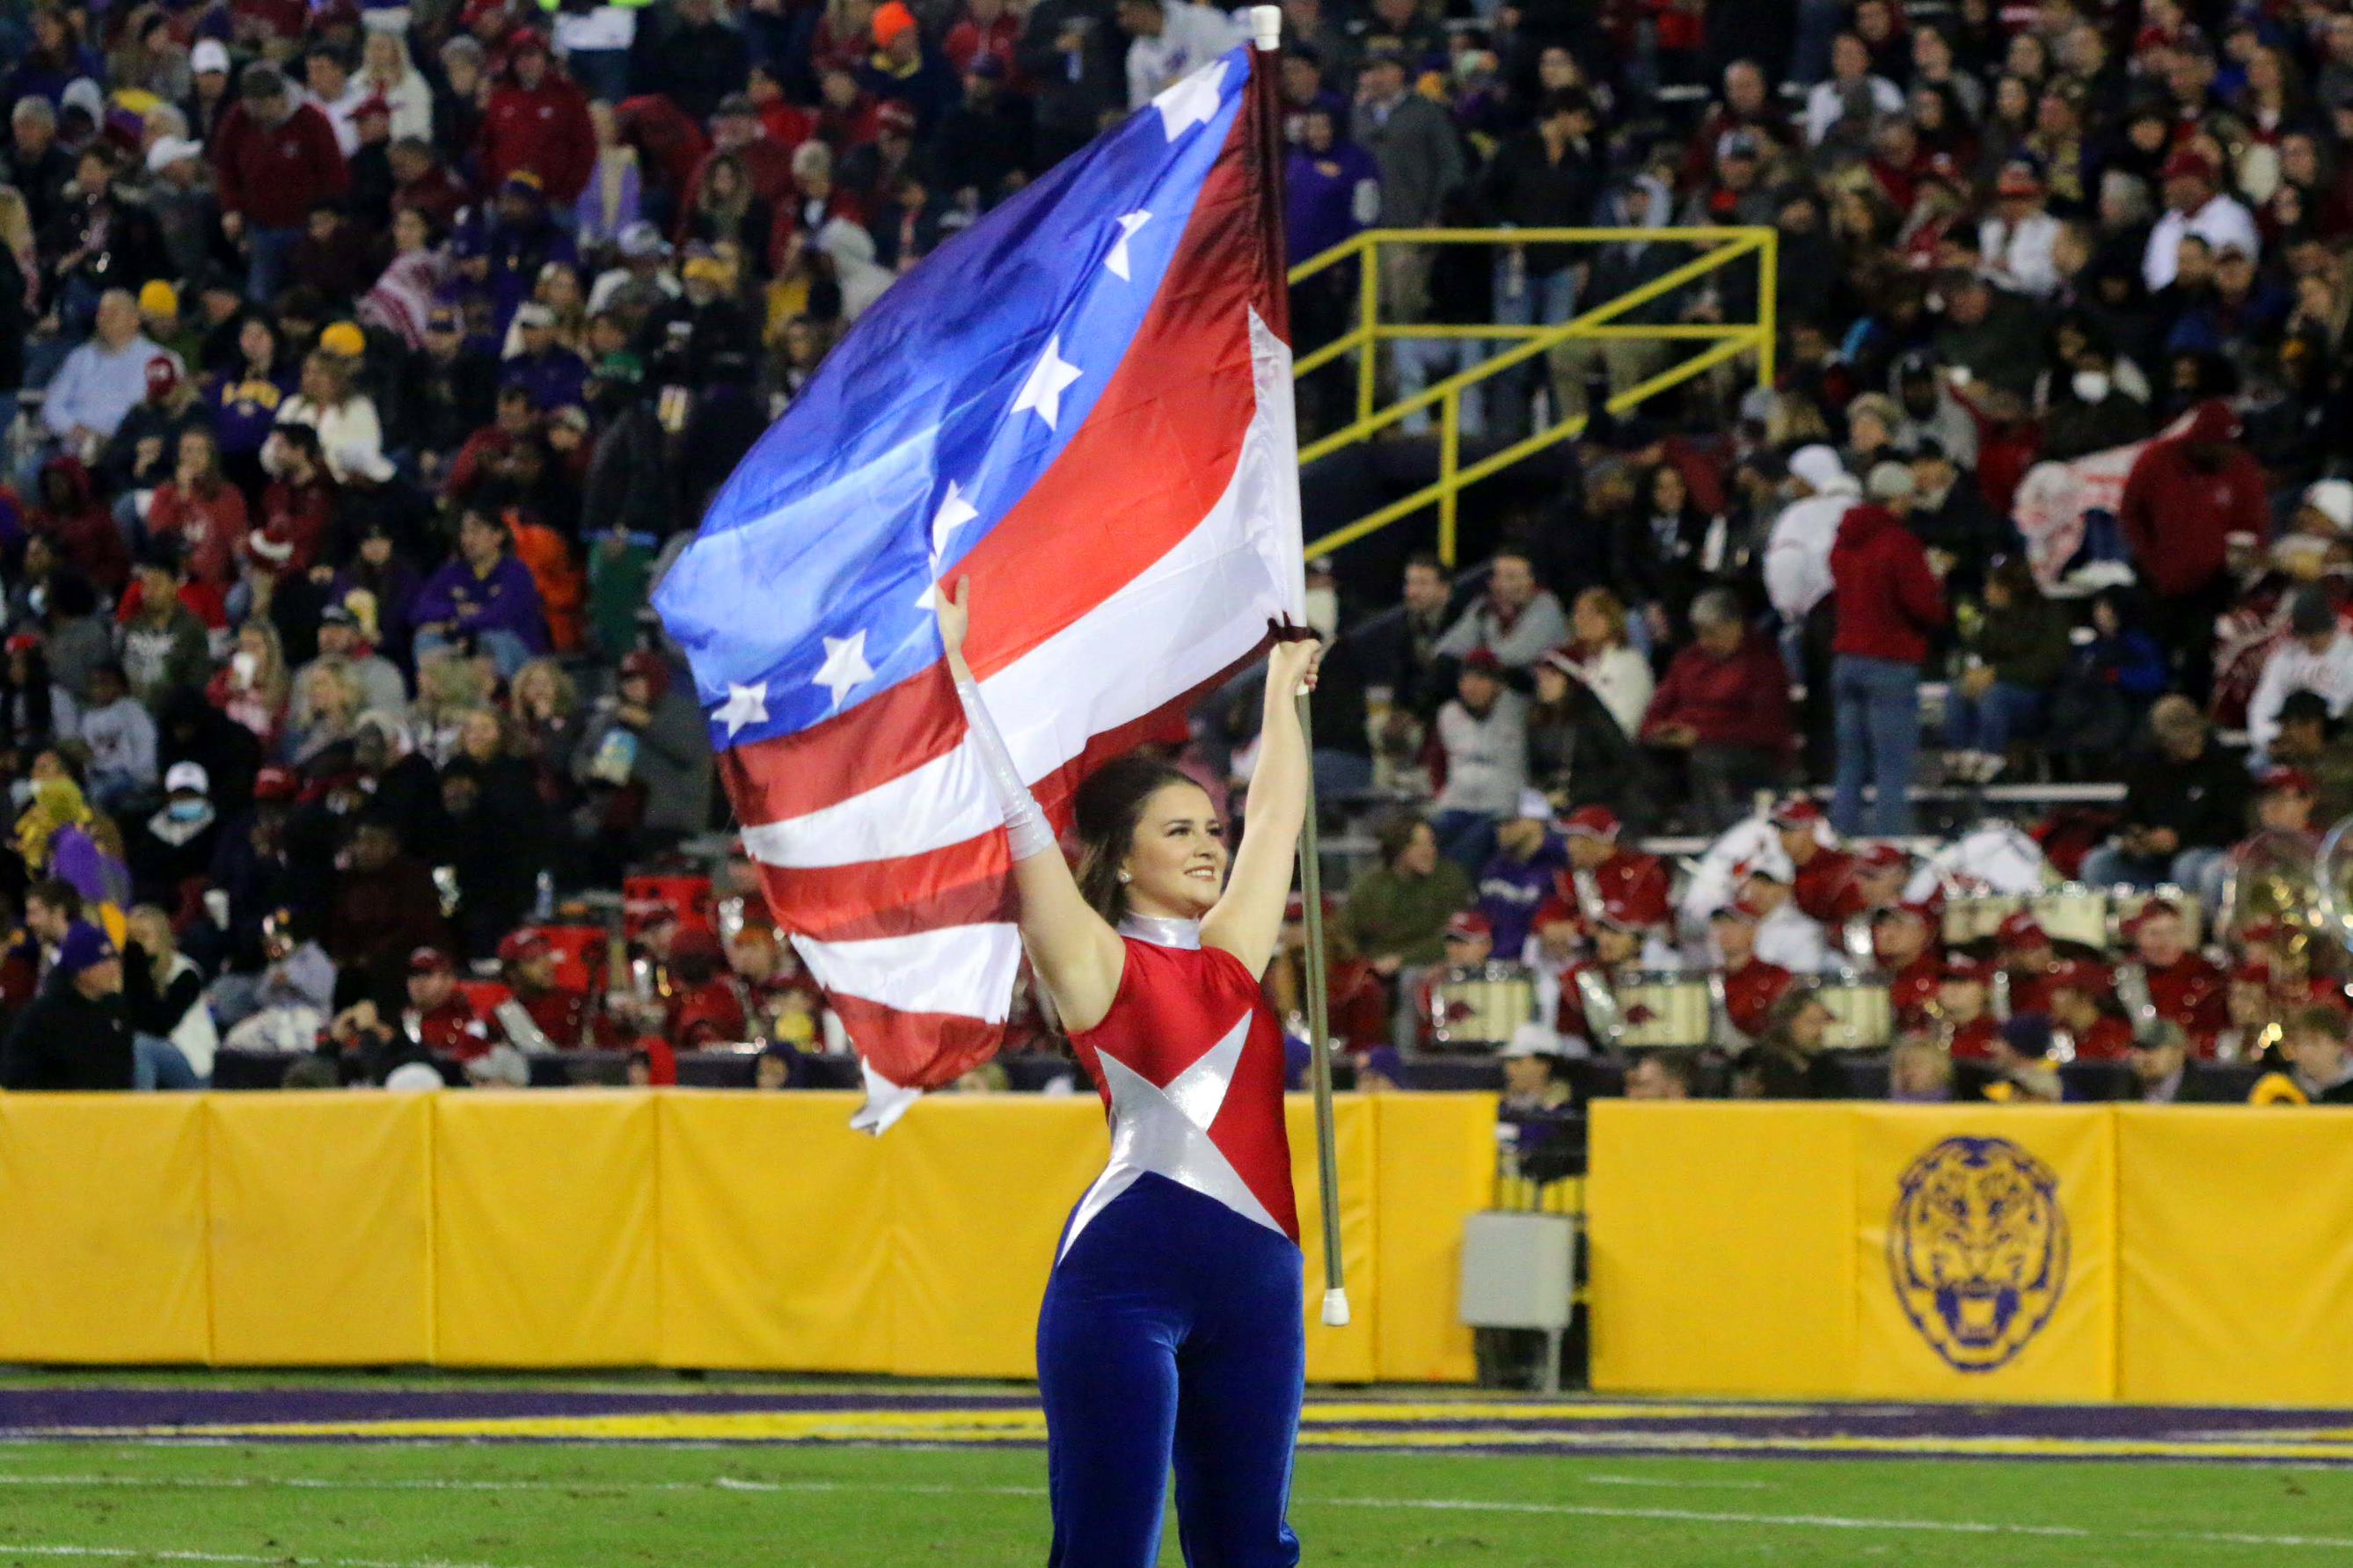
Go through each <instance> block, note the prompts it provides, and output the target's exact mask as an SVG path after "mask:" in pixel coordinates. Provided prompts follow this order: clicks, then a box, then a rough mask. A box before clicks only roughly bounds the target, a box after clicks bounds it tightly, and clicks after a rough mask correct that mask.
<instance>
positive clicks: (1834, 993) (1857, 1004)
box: [1814, 921, 2000, 1051]
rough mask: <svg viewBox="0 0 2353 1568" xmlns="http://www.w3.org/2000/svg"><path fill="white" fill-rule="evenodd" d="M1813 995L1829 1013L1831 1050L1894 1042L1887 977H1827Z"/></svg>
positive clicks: (1827, 1036) (1825, 1043) (1826, 1038)
mask: <svg viewBox="0 0 2353 1568" xmlns="http://www.w3.org/2000/svg"><path fill="white" fill-rule="evenodd" d="M1995 923H1996V924H1997V925H1999V924H2000V921H1996V922H1995ZM1814 995H1815V996H1816V997H1817V998H1818V999H1819V1000H1820V1002H1821V1005H1823V1006H1825V1007H1827V1008H1829V1009H1830V1014H1831V1026H1830V1030H1829V1032H1828V1033H1827V1034H1825V1035H1824V1036H1823V1037H1822V1044H1823V1046H1824V1047H1827V1048H1828V1049H1831V1050H1834V1051H1865V1050H1873V1049H1876V1048H1877V1047H1881V1046H1884V1045H1886V1044H1888V1043H1889V1042H1890V1041H1892V1040H1894V1037H1895V1005H1894V1001H1893V1000H1891V999H1890V997H1889V995H1888V991H1887V977H1886V976H1885V975H1883V974H1862V973H1831V974H1825V975H1823V976H1822V978H1821V981H1820V984H1817V985H1816V986H1815V987H1814Z"/></svg>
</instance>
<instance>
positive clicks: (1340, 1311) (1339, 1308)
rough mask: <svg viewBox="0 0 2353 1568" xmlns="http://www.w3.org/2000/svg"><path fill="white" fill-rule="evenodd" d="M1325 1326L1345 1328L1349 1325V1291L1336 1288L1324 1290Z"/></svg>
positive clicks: (1328, 1327)
mask: <svg viewBox="0 0 2353 1568" xmlns="http://www.w3.org/2000/svg"><path fill="white" fill-rule="evenodd" d="M1347 1326H1348V1292H1347V1291H1345V1290H1343V1289H1330V1290H1326V1291H1324V1327H1325V1328H1327V1329H1345V1328H1346V1327H1347Z"/></svg>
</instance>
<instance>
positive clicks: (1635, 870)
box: [1556, 805, 1670, 921]
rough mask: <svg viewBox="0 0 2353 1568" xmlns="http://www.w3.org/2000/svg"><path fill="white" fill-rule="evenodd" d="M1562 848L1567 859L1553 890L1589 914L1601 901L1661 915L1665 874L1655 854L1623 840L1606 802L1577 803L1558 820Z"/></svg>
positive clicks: (1646, 914) (1620, 827)
mask: <svg viewBox="0 0 2353 1568" xmlns="http://www.w3.org/2000/svg"><path fill="white" fill-rule="evenodd" d="M1560 831H1561V837H1562V849H1563V853H1564V855H1565V856H1566V858H1567V861H1568V864H1567V866H1566V867H1565V868H1562V870H1561V872H1560V875H1559V878H1558V880H1557V884H1556V890H1557V891H1558V892H1559V894H1560V897H1561V898H1562V900H1564V901H1566V902H1567V903H1568V904H1570V905H1571V906H1572V907H1573V908H1575V909H1576V910H1578V911H1579V912H1580V913H1582V914H1583V915H1584V916H1585V917H1586V918H1587V919H1588V920H1589V919H1591V918H1592V917H1593V915H1594V914H1595V912H1596V911H1597V910H1600V909H1602V908H1603V907H1604V906H1616V907H1620V908H1623V909H1628V910H1638V911H1641V913H1642V914H1643V915H1644V917H1645V920H1646V921H1648V920H1649V919H1650V918H1651V916H1652V915H1653V914H1655V915H1656V918H1657V919H1660V920H1663V919H1664V918H1665V915H1664V910H1666V907H1667V901H1668V900H1667V894H1668V889H1669V880H1670V879H1669V877H1668V873H1667V868H1666V864H1665V862H1663V861H1662V860H1661V859H1660V858H1658V857H1657V856H1655V855H1651V854H1646V853H1644V852H1643V851H1642V850H1640V849H1636V848H1632V847H1630V846H1628V845H1627V844H1626V843H1624V842H1623V840H1624V837H1625V828H1624V825H1623V824H1621V823H1620V821H1619V820H1618V816H1617V814H1616V813H1615V812H1612V811H1611V810H1610V809H1609V807H1607V806H1601V805H1582V806H1579V807H1577V809H1576V810H1575V811H1572V812H1570V813H1569V814H1568V815H1567V816H1565V817H1563V818H1562V819H1561V824H1560Z"/></svg>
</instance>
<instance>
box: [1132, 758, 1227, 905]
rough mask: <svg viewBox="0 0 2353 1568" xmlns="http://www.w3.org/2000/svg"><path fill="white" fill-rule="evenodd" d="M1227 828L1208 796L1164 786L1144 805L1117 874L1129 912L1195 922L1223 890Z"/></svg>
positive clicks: (1191, 788) (1195, 788)
mask: <svg viewBox="0 0 2353 1568" xmlns="http://www.w3.org/2000/svg"><path fill="white" fill-rule="evenodd" d="M1228 858H1229V857H1228V855H1227V853H1226V839H1225V824H1224V823H1222V822H1220V821H1219V820H1218V814H1217V811H1216V809H1215V808H1214V807H1212V806H1211V805H1210V804H1209V796H1208V792H1207V791H1205V790H1203V789H1202V788H1201V786H1200V785H1198V784H1163V785H1162V786H1161V787H1160V788H1158V789H1156V790H1155V791H1153V793H1152V795H1151V798H1150V799H1148V800H1146V801H1145V803H1144V812H1143V815H1142V816H1139V817H1138V818H1137V819H1136V824H1135V837H1134V838H1133V839H1131V840H1129V843H1128V851H1127V858H1126V859H1124V861H1122V862H1121V863H1120V869H1122V870H1123V871H1124V872H1125V873H1126V874H1127V879H1128V881H1127V901H1128V907H1129V908H1130V909H1132V910H1134V911H1135V912H1136V913H1137V914H1139V915H1150V916H1156V917H1160V918H1163V919H1167V918H1175V919H1178V920H1198V919H1199V918H1200V917H1201V916H1203V915H1205V914H1207V913H1208V911H1209V908H1210V906H1211V905H1213V904H1215V903H1216V902H1217V901H1218V895H1219V893H1221V892H1223V891H1224V890H1225V886H1226V864H1227V861H1228Z"/></svg>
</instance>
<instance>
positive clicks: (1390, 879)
mask: <svg viewBox="0 0 2353 1568" xmlns="http://www.w3.org/2000/svg"><path fill="white" fill-rule="evenodd" d="M1378 841H1379V848H1380V863H1379V864H1378V865H1377V866H1376V867H1375V868H1373V869H1371V870H1370V871H1367V872H1366V873H1365V874H1364V875H1363V876H1361V877H1359V878H1357V879H1356V881H1355V883H1354V884H1353V885H1351V886H1350V888H1349V889H1348V901H1347V904H1346V905H1345V907H1344V908H1343V910H1341V914H1340V920H1341V923H1342V925H1343V927H1344V928H1345V931H1346V933H1347V937H1348V941H1349V942H1350V944H1351V945H1352V946H1353V947H1354V948H1355V949H1356V952H1359V953H1361V954H1362V955H1363V956H1364V958H1365V959H1366V962H1367V963H1370V964H1371V965H1372V966H1373V971H1374V973H1377V974H1379V975H1381V976H1382V977H1383V978H1384V979H1394V978H1395V977H1396V976H1397V975H1398V973H1399V972H1400V971H1402V970H1406V969H1409V968H1419V967H1420V966H1422V965H1425V964H1430V963H1437V962H1438V961H1439V959H1440V957H1441V956H1442V954H1443V951H1444V949H1443V944H1442V942H1441V941H1440V937H1441V935H1442V933H1443V932H1444V931H1445V929H1446V922H1447V921H1448V920H1449V919H1450V918H1451V916H1452V915H1453V914H1454V913H1455V911H1456V910H1461V909H1463V908H1465V907H1466V906H1468V905H1469V904H1470V902H1471V900H1472V892H1473V889H1472V884H1471V879H1470V877H1469V875H1468V874H1467V873H1465V872H1464V871H1463V869H1462V868H1461V867H1460V866H1458V865H1456V864H1455V863H1454V862H1453V861H1451V860H1449V859H1447V858H1445V857H1444V856H1442V855H1440V853H1439V844H1438V834H1437V832H1436V830H1435V829H1433V828H1432V827H1431V826H1430V824H1429V823H1428V822H1426V821H1424V820H1423V819H1422V818H1421V817H1419V816H1415V815H1413V814H1411V813H1407V814H1403V815H1400V816H1393V817H1390V818H1389V819H1388V821H1386V822H1384V823H1383V824H1382V825H1381V827H1380V831H1379V834H1378Z"/></svg>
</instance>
